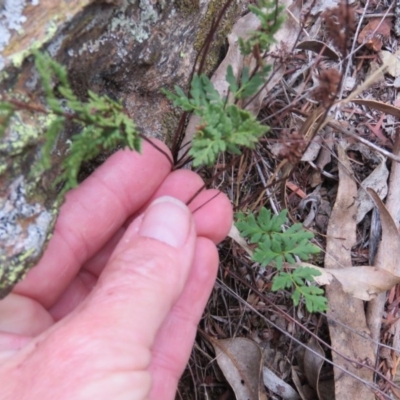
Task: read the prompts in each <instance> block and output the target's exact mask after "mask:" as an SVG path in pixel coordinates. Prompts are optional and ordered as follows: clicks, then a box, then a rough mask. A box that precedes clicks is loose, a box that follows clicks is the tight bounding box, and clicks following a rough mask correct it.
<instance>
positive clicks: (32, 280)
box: [14, 141, 171, 308]
mask: <svg viewBox="0 0 400 400" xmlns="http://www.w3.org/2000/svg"><path fill="white" fill-rule="evenodd" d="M155 143H156V144H157V146H158V147H160V148H161V149H162V150H164V151H166V152H168V154H169V150H168V149H167V147H166V146H165V145H164V144H163V143H161V142H159V141H155ZM170 171H171V165H170V163H169V161H168V159H167V158H166V156H165V154H162V153H161V152H160V151H159V150H157V149H156V148H155V147H153V146H152V145H151V144H149V143H146V142H145V143H143V148H142V153H141V154H139V153H136V152H132V151H129V150H121V151H118V152H117V153H115V154H113V155H112V156H111V157H110V158H109V159H108V160H107V161H106V162H105V163H104V164H103V165H102V166H100V167H99V168H98V169H97V170H96V171H95V172H94V173H93V174H92V175H91V176H89V177H88V178H87V179H86V180H85V181H84V182H83V183H82V184H81V185H79V187H77V188H76V189H74V190H72V191H70V192H69V193H67V195H66V202H65V204H64V205H63V206H62V207H61V211H60V215H59V217H58V220H57V223H56V226H55V230H54V235H53V237H52V239H51V240H50V242H49V245H48V248H47V249H46V251H45V253H44V255H43V257H42V259H41V260H40V262H39V263H38V264H37V266H36V267H34V268H33V269H32V270H31V271H29V273H28V275H27V276H26V278H25V279H24V280H23V281H22V282H20V283H19V284H18V285H17V286H16V287H15V288H14V292H15V293H18V294H21V295H24V296H28V297H30V298H33V299H35V300H37V301H38V302H40V303H41V304H42V305H43V306H44V307H46V308H48V307H50V306H51V305H53V304H54V302H55V301H56V300H57V298H58V297H59V296H60V295H61V293H62V292H63V291H64V290H65V288H66V287H67V286H68V285H69V283H70V282H71V280H72V279H73V278H74V276H75V275H76V274H77V272H78V270H79V269H80V267H81V265H82V264H83V263H84V262H85V261H86V260H88V259H89V258H90V257H92V256H93V255H94V254H95V253H96V252H97V251H98V250H99V249H100V248H101V247H102V246H103V245H104V244H105V243H106V242H107V241H108V240H109V239H110V238H111V237H112V236H113V235H114V233H115V232H116V231H117V230H118V228H120V227H121V225H122V224H123V223H124V222H125V220H126V219H127V218H128V217H129V216H130V215H131V214H132V213H134V212H135V211H136V210H138V209H140V208H141V207H142V206H143V205H144V204H145V203H146V201H147V200H148V199H149V198H150V197H151V196H152V194H153V193H154V192H155V191H156V189H157V188H158V187H159V186H160V184H161V183H162V182H163V180H164V179H165V178H166V177H167V175H168V174H169V173H170Z"/></svg>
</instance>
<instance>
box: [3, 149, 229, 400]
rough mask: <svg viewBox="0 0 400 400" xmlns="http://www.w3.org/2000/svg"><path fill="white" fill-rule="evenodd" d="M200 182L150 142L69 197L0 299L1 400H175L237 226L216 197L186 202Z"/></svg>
mask: <svg viewBox="0 0 400 400" xmlns="http://www.w3.org/2000/svg"><path fill="white" fill-rule="evenodd" d="M154 143H156V145H157V146H159V147H160V148H162V149H163V150H164V151H166V152H168V149H167V148H166V146H165V145H163V144H162V143H160V142H154ZM202 185H203V182H202V180H201V178H200V177H199V176H198V175H197V174H195V173H194V172H191V171H187V170H179V171H174V172H171V165H170V163H169V162H168V160H167V158H166V157H165V155H163V154H161V153H160V152H159V151H158V150H157V149H155V148H154V147H153V146H151V145H150V144H149V143H144V145H143V149H142V153H141V154H138V153H134V152H130V151H128V150H124V151H119V152H117V153H115V154H114V155H113V156H111V157H110V158H109V159H108V160H107V161H106V162H105V163H104V164H103V165H102V166H101V167H100V168H99V169H98V170H96V171H95V172H94V173H93V174H92V175H91V176H90V177H89V178H87V179H86V180H85V181H84V182H83V183H82V184H81V185H80V186H79V187H78V188H76V189H74V190H72V191H71V192H69V193H68V194H67V198H66V202H65V204H64V205H63V207H62V209H61V212H60V216H59V218H58V221H57V224H56V228H55V232H54V235H53V237H52V239H51V240H50V243H49V245H48V248H47V250H46V252H45V254H44V255H43V257H42V259H41V261H40V262H39V264H38V265H37V266H36V267H35V268H33V269H32V270H31V271H30V272H29V273H28V275H27V276H26V278H25V279H24V280H23V281H22V282H20V283H19V284H18V285H17V286H16V287H15V289H14V291H13V293H12V294H10V295H9V296H7V297H6V298H5V299H4V300H1V301H0V385H1V393H0V399H7V400H8V399H10V400H11V399H12V400H14V399H15V400H17V399H18V400H24V399H33V400H35V399H40V400H47V399H49V400H50V399H51V400H53V399H58V400H63V399H68V400H71V399H74V400H80V399H116V400H120V399H130V400H141V399H154V400H156V399H157V400H159V399H163V400H168V399H173V398H174V396H175V392H176V387H177V383H178V380H179V377H180V375H181V373H182V372H183V370H184V367H185V365H186V363H187V360H188V358H189V355H190V351H191V347H192V344H193V341H194V337H195V334H196V329H197V324H198V322H199V320H200V318H201V315H202V312H203V309H204V307H205V305H206V302H207V299H208V297H209V295H210V292H211V290H212V287H213V285H214V281H215V276H216V272H217V268H218V253H217V249H216V244H217V243H218V242H220V241H221V240H223V238H224V237H225V236H226V234H227V233H228V231H229V228H230V226H231V223H232V208H231V205H230V202H229V200H228V199H227V197H226V196H225V195H223V194H221V193H219V194H218V192H217V191H216V190H203V191H202V192H200V194H199V195H198V196H197V197H196V198H195V199H194V201H193V202H192V203H191V204H190V205H189V206H188V207H187V206H186V205H185V203H186V202H187V201H188V200H189V199H190V198H191V197H192V196H193V195H194V194H195V193H196V192H197V191H198V189H199V188H201V187H202ZM200 206H203V207H200ZM199 207H200V208H199ZM196 209H197V210H196ZM190 210H192V211H193V210H196V211H195V212H193V214H192V212H191V211H190Z"/></svg>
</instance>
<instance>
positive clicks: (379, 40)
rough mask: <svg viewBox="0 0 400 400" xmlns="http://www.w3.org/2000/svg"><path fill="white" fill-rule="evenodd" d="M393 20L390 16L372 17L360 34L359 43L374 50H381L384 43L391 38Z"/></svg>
mask: <svg viewBox="0 0 400 400" xmlns="http://www.w3.org/2000/svg"><path fill="white" fill-rule="evenodd" d="M391 29H392V21H391V19H390V18H385V19H384V20H382V19H381V18H371V19H370V20H369V22H368V24H367V25H365V26H364V28H363V30H362V31H361V32H360V34H359V35H358V43H360V44H363V43H364V44H365V46H366V47H367V48H368V49H370V50H373V51H380V50H381V49H382V45H383V44H384V42H385V41H386V40H388V39H389V36H390V30H391Z"/></svg>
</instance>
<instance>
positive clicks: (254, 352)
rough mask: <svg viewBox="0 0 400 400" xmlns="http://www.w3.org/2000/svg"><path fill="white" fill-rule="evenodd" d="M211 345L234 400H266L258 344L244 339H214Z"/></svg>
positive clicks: (260, 353) (261, 359)
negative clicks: (234, 397) (233, 393)
mask: <svg viewBox="0 0 400 400" xmlns="http://www.w3.org/2000/svg"><path fill="white" fill-rule="evenodd" d="M211 344H212V345H213V347H214V351H215V354H216V358H217V363H218V366H219V367H220V369H221V371H222V373H223V374H224V376H225V379H226V380H227V381H228V383H229V384H230V385H231V387H232V389H233V391H234V392H235V395H236V400H266V399H267V398H266V395H265V388H264V385H263V382H262V379H261V371H262V365H263V353H262V351H261V348H260V347H259V346H258V344H257V343H256V342H253V341H252V340H249V339H246V338H234V339H225V340H215V339H214V340H212V341H211Z"/></svg>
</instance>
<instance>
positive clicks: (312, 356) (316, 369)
mask: <svg viewBox="0 0 400 400" xmlns="http://www.w3.org/2000/svg"><path fill="white" fill-rule="evenodd" d="M311 350H313V351H311ZM324 358H325V353H324V350H323V349H322V347H321V345H320V344H319V343H318V342H317V341H316V340H315V338H314V337H311V338H310V339H309V341H308V342H307V347H306V350H305V352H304V360H303V361H304V373H305V375H306V378H307V381H308V383H309V384H310V386H311V387H312V388H313V389H314V390H315V391H316V392H317V394H318V398H321V396H320V394H319V388H318V386H319V374H320V373H321V368H322V365H323V364H324Z"/></svg>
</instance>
